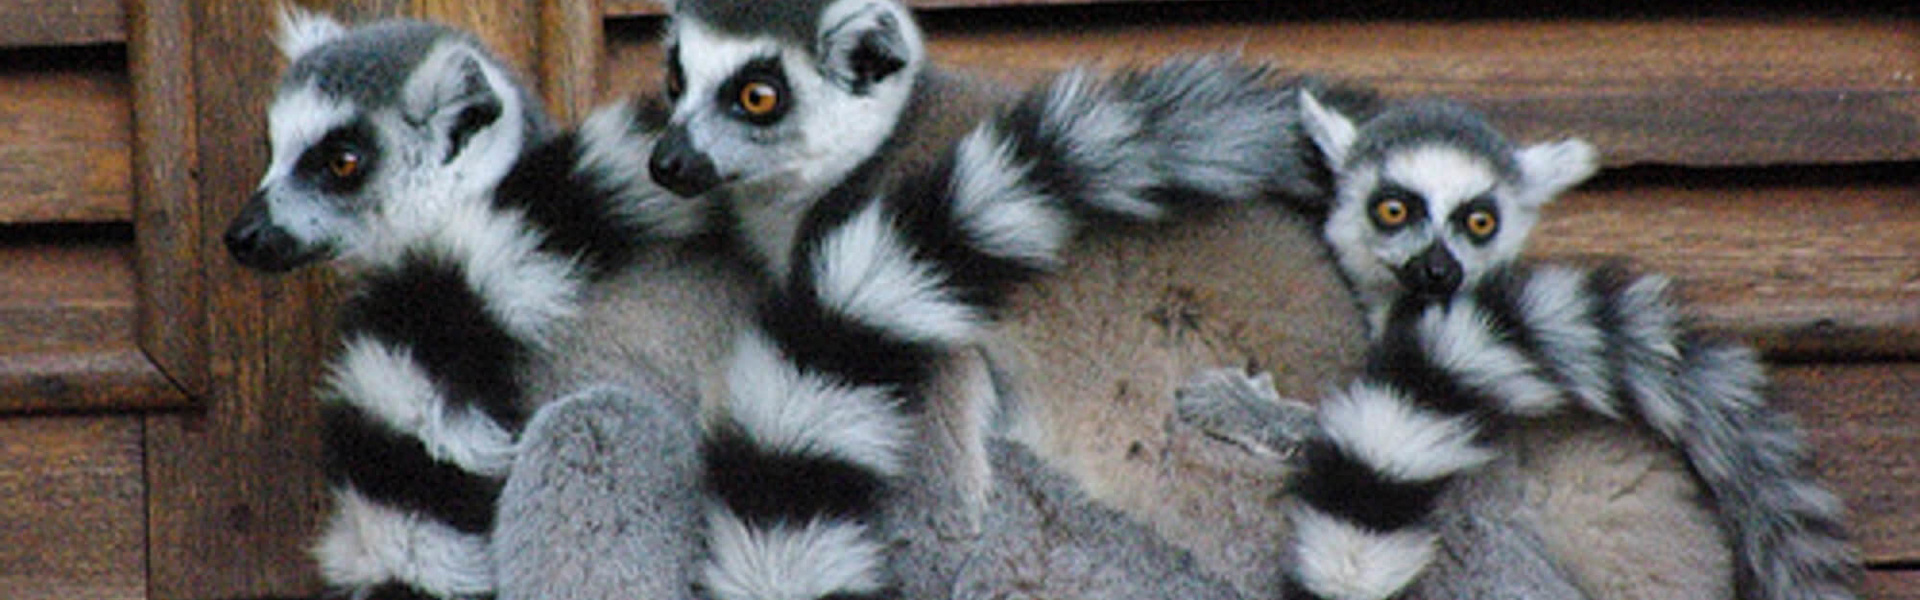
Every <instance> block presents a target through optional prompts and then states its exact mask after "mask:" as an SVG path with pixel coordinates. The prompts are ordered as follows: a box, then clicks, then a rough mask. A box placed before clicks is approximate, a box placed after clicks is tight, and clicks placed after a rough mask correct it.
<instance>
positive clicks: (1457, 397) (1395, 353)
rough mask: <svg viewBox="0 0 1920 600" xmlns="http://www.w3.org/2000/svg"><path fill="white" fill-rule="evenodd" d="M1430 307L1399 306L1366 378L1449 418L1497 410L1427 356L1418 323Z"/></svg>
mask: <svg viewBox="0 0 1920 600" xmlns="http://www.w3.org/2000/svg"><path fill="white" fill-rule="evenodd" d="M1429 306H1431V305H1430V304H1428V303H1427V302H1426V301H1423V300H1418V299H1414V298H1406V299H1402V300H1401V301H1399V302H1397V303H1395V305H1394V308H1393V314H1392V315H1391V316H1390V317H1389V318H1388V321H1387V325H1386V327H1385V329H1384V333H1383V334H1382V335H1381V336H1380V339H1379V340H1378V341H1377V342H1375V343H1374V346H1373V348H1372V349H1371V351H1370V353H1369V355H1368V357H1367V362H1366V367H1365V369H1366V370H1365V377H1367V378H1368V379H1372V380H1375V381H1380V382H1383V383H1386V384H1388V385H1391V386H1393V387H1395V388H1398V389H1400V390H1403V392H1404V394H1405V395H1406V396H1407V397H1409V398H1412V399H1414V401H1415V402H1418V403H1419V404H1420V405H1421V406H1424V407H1427V408H1430V409H1433V410H1436V411H1439V412H1441V413H1444V414H1448V415H1463V414H1469V413H1474V412H1477V411H1481V410H1484V409H1485V408H1486V407H1489V406H1497V404H1496V403H1494V402H1493V399H1491V398H1488V397H1486V396H1484V395H1482V394H1481V393H1479V392H1478V391H1476V390H1473V389H1472V388H1469V387H1467V386H1466V385H1463V384H1462V382H1461V381H1459V380H1458V379H1457V378H1455V377H1454V376H1453V374H1451V373H1448V372H1447V371H1446V369H1444V368H1442V367H1441V366H1440V365H1437V364H1435V363H1434V362H1433V357H1432V356H1430V355H1428V354H1427V350H1426V348H1425V347H1424V346H1423V345H1422V344H1421V337H1420V333H1419V331H1418V326H1417V323H1418V319H1419V317H1420V315H1421V313H1423V312H1424V311H1425V310H1426V309H1427V308H1428V307H1429Z"/></svg>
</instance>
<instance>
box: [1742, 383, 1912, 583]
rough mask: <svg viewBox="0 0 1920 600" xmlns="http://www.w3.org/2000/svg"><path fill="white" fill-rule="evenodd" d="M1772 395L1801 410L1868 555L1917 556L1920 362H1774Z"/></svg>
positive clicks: (1874, 558) (1907, 560)
mask: <svg viewBox="0 0 1920 600" xmlns="http://www.w3.org/2000/svg"><path fill="white" fill-rule="evenodd" d="M1772 375H1773V380H1774V383H1775V385H1776V386H1777V388H1778V389H1777V390H1776V391H1775V394H1774V402H1775V404H1776V405H1777V406H1779V407H1781V408H1782V409H1784V410H1787V411H1788V412H1790V413H1792V414H1793V415H1795V416H1797V417H1798V418H1799V419H1800V421H1801V423H1802V424H1803V425H1804V426H1805V427H1806V430H1807V432H1808V439H1809V441H1811V442H1812V443H1813V445H1814V447H1815V448H1816V449H1817V451H1818V456H1817V461H1816V464H1817V465H1818V467H1819V470H1820V471H1821V472H1822V473H1823V474H1824V475H1825V476H1826V478H1827V480H1828V481H1829V482H1830V483H1831V484H1832V485H1833V487H1834V489H1836V490H1838V491H1839V492H1840V494H1841V497H1842V498H1843V499H1845V500H1846V502H1847V508H1848V510H1850V511H1851V513H1852V518H1853V521H1852V531H1853V535H1854V538H1855V540H1856V541H1857V543H1858V544H1859V546H1860V549H1861V551H1862V556H1863V557H1864V558H1865V559H1866V560H1867V561H1869V562H1872V563H1879V564H1889V565H1906V566H1910V565H1913V564H1915V562H1916V561H1920V511H1916V510H1915V507H1920V403H1916V402H1915V401H1916V400H1920V363H1888V364H1863V365H1834V364H1824V365H1798V366H1783V367H1777V368H1775V369H1774V371H1773V373H1772Z"/></svg>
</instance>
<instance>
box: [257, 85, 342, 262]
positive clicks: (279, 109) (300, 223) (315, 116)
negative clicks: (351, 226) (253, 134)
mask: <svg viewBox="0 0 1920 600" xmlns="http://www.w3.org/2000/svg"><path fill="white" fill-rule="evenodd" d="M356 114H357V111H356V110H355V107H354V106H353V105H352V104H351V103H349V102H347V101H344V100H340V99H336V98H331V97H328V96H327V95H325V94H322V93H320V90H319V89H318V88H315V87H314V86H313V85H312V84H311V83H308V84H305V85H302V86H300V87H296V88H291V89H289V90H283V91H282V92H281V93H280V94H279V95H278V96H275V97H274V100H273V105H272V106H269V107H268V108H267V139H268V142H269V146H270V147H271V148H272V151H273V161H272V163H271V164H268V165H267V171H266V174H265V175H262V176H261V178H260V184H259V187H260V188H262V189H266V188H271V187H275V186H279V187H280V188H281V189H282V191H285V190H286V189H287V186H285V185H284V184H282V183H281V182H282V181H284V180H285V179H286V178H287V177H288V176H290V175H292V174H293V169H294V165H295V164H297V163H298V162H299V160H300V157H301V155H302V154H304V153H305V152H306V150H307V149H308V148H310V147H312V146H313V145H314V144H318V143H320V140H321V139H323V138H325V137H326V136H327V134H328V133H331V132H332V131H333V130H334V129H337V128H339V127H341V126H343V125H346V124H347V123H348V122H351V121H352V120H353V118H354V116H355V115H356ZM295 197H300V198H303V201H293V200H291V198H295ZM268 198H269V200H270V201H271V202H272V207H271V208H272V218H273V224H274V225H276V226H278V227H280V228H281V229H283V230H285V231H286V232H287V233H288V234H290V235H292V236H293V237H294V239H297V240H300V241H301V242H302V243H303V244H318V243H322V242H325V241H327V240H330V239H333V238H334V237H336V236H338V235H340V234H341V233H342V229H344V228H346V225H345V224H344V223H341V219H340V216H339V211H337V210H334V209H332V208H330V207H328V206H325V205H324V204H323V202H322V201H321V200H320V199H317V198H311V197H310V196H308V195H307V194H299V195H295V194H292V193H291V192H287V193H274V194H269V195H268Z"/></svg>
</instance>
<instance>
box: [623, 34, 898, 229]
mask: <svg viewBox="0 0 1920 600" xmlns="http://www.w3.org/2000/svg"><path fill="white" fill-rule="evenodd" d="M719 3H720V4H725V2H719ZM804 4H807V3H795V5H796V6H799V5H804ZM814 4H819V3H814ZM801 8H805V7H804V6H801ZM814 8H817V9H818V12H817V14H815V13H807V12H795V13H794V14H786V13H781V14H777V15H770V16H769V17H768V19H769V20H773V21H778V20H780V19H786V20H789V21H797V22H796V23H788V25H790V26H789V27H779V26H776V25H769V24H759V23H739V22H724V21H722V22H715V21H712V20H710V19H714V18H717V16H716V15H717V14H718V13H719V11H720V9H718V8H712V9H707V10H704V11H703V10H701V9H700V7H696V6H693V3H685V2H683V3H681V4H680V5H678V6H676V7H675V14H674V16H673V20H672V23H671V25H670V28H669V31H668V38H667V42H666V45H667V74H668V81H667V84H666V89H667V92H668V94H669V96H670V97H671V98H672V100H673V103H674V108H673V117H672V121H671V123H670V125H669V126H668V128H667V131H666V132H665V133H664V135H663V136H662V137H661V139H660V141H659V142H658V143H657V144H656V145H655V147H654V149H653V156H652V159H651V161H650V163H649V167H650V172H651V174H652V176H653V178H654V180H655V181H656V182H658V183H659V184H660V185H661V186H663V187H665V188H667V189H669V190H672V191H673V192H674V193H675V194H678V195H681V196H685V197H693V196H698V195H701V194H704V193H706V192H709V191H713V190H716V189H722V188H724V190H725V191H726V192H728V193H729V194H730V195H732V196H734V197H736V198H739V199H741V200H744V201H767V202H781V201H787V200H798V199H806V198H812V197H816V196H818V195H819V194H820V193H822V192H824V191H825V188H826V187H827V186H830V185H832V184H833V183H835V182H838V181H839V180H840V179H841V178H842V177H844V176H845V174H846V173H847V172H849V171H851V170H852V169H853V168H854V167H855V166H857V165H858V164H859V163H860V162H861V161H863V160H865V159H866V158H867V157H869V156H871V155H872V154H873V153H874V152H876V151H877V150H878V149H879V147H880V144H881V143H882V142H883V141H884V140H885V139H886V137H887V135H888V133H889V132H890V131H891V130H892V127H893V124H894V123H895V122H896V121H897V120H898V119H899V117H900V113H901V111H902V110H904V109H905V107H906V102H907V98H908V95H909V92H910V91H911V88H912V85H913V78H914V76H915V74H916V73H917V71H918V67H919V63H920V57H921V55H922V50H921V47H920V34H919V32H918V31H917V30H916V29H915V28H914V25H913V22H912V20H911V19H910V18H909V15H907V14H906V13H905V12H904V11H905V9H904V8H902V7H900V6H899V5H898V4H895V3H893V2H888V1H884V0H838V1H835V2H828V3H825V4H824V5H822V6H817V7H814ZM738 10H746V9H738ZM759 10H767V11H775V12H777V10H776V8H763V9H759ZM794 10H795V11H799V10H800V8H795V9H794Z"/></svg>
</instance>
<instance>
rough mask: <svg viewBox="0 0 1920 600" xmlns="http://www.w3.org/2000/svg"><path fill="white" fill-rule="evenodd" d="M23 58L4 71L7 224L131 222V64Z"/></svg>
mask: <svg viewBox="0 0 1920 600" xmlns="http://www.w3.org/2000/svg"><path fill="white" fill-rule="evenodd" d="M49 4H51V3H49ZM0 10H4V7H0ZM9 18H11V17H9ZM5 20H6V19H0V21H5ZM15 54H26V55H27V56H20V57H16V58H19V59H21V60H10V61H6V64H0V190H4V193H0V224H20V223H48V222H108V221H127V220H129V219H130V218H131V217H132V204H133V183H132V173H131V162H132V158H131V155H132V150H131V147H132V145H131V143H130V142H129V139H130V138H131V137H132V125H131V120H132V114H131V113H132V107H131V102H130V101H129V99H128V86H127V74H126V64H125V61H124V60H123V59H122V58H121V56H120V55H119V53H117V52H103V51H97V50H94V51H45V50H37V51H31V52H15ZM29 58H30V59H31V60H27V59H29Z"/></svg>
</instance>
